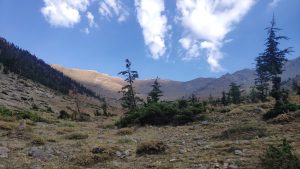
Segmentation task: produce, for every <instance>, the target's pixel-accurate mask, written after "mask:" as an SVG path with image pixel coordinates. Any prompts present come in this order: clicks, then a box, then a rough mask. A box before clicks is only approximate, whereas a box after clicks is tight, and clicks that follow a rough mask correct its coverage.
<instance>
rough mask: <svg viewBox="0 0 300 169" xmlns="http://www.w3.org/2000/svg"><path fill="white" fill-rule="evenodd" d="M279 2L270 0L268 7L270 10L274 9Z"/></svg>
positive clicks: (278, 0)
mask: <svg viewBox="0 0 300 169" xmlns="http://www.w3.org/2000/svg"><path fill="white" fill-rule="evenodd" d="M280 1H281V0H272V1H271V2H270V3H269V7H270V8H276V7H277V5H278V3H279V2H280Z"/></svg>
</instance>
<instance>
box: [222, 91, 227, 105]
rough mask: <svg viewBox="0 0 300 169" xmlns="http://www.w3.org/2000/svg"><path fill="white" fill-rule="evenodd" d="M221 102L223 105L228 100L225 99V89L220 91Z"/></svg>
mask: <svg viewBox="0 0 300 169" xmlns="http://www.w3.org/2000/svg"><path fill="white" fill-rule="evenodd" d="M221 102H222V104H223V105H224V106H226V105H227V104H228V101H227V97H226V93H225V91H223V92H222V98H221Z"/></svg>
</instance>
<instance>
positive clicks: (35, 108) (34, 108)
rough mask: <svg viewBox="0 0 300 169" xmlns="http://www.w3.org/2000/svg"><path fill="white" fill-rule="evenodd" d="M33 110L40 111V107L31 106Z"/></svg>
mask: <svg viewBox="0 0 300 169" xmlns="http://www.w3.org/2000/svg"><path fill="white" fill-rule="evenodd" d="M31 109H32V110H35V111H38V110H39V109H40V108H39V106H38V105H36V104H33V105H32V106H31Z"/></svg>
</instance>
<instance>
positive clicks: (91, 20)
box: [86, 12, 97, 28]
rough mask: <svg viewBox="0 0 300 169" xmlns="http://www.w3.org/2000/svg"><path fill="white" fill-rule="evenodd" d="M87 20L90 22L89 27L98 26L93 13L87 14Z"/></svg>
mask: <svg viewBox="0 0 300 169" xmlns="http://www.w3.org/2000/svg"><path fill="white" fill-rule="evenodd" d="M86 18H87V19H88V22H89V27H91V28H92V27H96V26H97V24H96V23H95V21H94V18H95V17H94V15H93V14H92V13H91V12H87V13H86Z"/></svg>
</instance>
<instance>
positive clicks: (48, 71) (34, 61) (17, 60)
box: [0, 37, 95, 96]
mask: <svg viewBox="0 0 300 169" xmlns="http://www.w3.org/2000/svg"><path fill="white" fill-rule="evenodd" d="M0 65H1V66H4V68H1V69H0V70H1V71H3V72H4V73H6V74H8V73H9V72H13V73H15V74H18V75H20V76H23V77H26V78H28V79H30V80H32V81H34V82H38V83H40V84H43V85H45V86H47V87H49V88H51V89H54V90H56V91H59V92H61V93H64V94H68V93H69V91H70V90H73V91H74V90H76V91H77V92H79V93H85V94H88V95H90V96H95V94H94V92H92V91H91V90H89V89H87V88H85V87H83V86H82V85H81V84H79V83H77V82H76V81H74V80H72V79H71V78H69V77H67V76H64V75H63V74H62V73H61V72H59V71H57V70H55V69H53V68H52V67H51V66H50V65H48V64H47V63H45V62H44V61H43V60H41V59H39V58H37V57H36V56H34V55H33V54H31V53H30V52H28V51H26V50H23V49H21V48H19V47H18V46H16V45H14V44H13V43H10V42H8V41H7V40H6V39H4V38H2V37H0ZM1 66H0V67H1Z"/></svg>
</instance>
